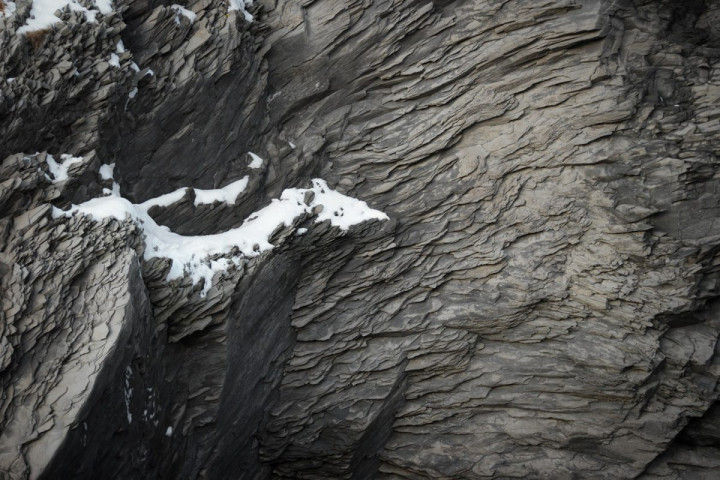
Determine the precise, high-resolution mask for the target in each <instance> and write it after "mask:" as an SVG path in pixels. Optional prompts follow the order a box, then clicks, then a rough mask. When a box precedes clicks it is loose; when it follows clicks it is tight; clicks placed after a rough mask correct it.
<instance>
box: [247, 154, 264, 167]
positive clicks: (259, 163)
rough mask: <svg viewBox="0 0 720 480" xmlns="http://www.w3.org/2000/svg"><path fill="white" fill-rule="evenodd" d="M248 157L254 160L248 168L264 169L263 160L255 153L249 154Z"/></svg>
mask: <svg viewBox="0 0 720 480" xmlns="http://www.w3.org/2000/svg"><path fill="white" fill-rule="evenodd" d="M248 155H250V158H252V162H250V163H249V164H248V167H250V168H252V169H253V170H254V169H258V168H262V166H263V159H262V158H260V157H259V156H258V155H255V154H254V153H253V152H248Z"/></svg>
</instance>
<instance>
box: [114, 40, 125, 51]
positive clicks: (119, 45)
mask: <svg viewBox="0 0 720 480" xmlns="http://www.w3.org/2000/svg"><path fill="white" fill-rule="evenodd" d="M115 52H116V53H125V44H124V43H123V41H122V40H118V43H117V46H116V47H115Z"/></svg>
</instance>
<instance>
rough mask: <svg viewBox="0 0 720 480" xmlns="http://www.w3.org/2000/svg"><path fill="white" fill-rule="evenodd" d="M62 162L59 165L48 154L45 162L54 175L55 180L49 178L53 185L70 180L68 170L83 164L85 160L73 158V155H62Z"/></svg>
mask: <svg viewBox="0 0 720 480" xmlns="http://www.w3.org/2000/svg"><path fill="white" fill-rule="evenodd" d="M60 160H61V162H60V163H58V162H56V161H55V158H54V157H53V156H52V155H50V154H49V153H48V154H47V157H46V159H45V161H46V162H47V164H48V167H49V169H50V173H51V174H52V176H53V178H52V179H50V177H48V180H51V181H52V182H53V183H58V182H62V181H63V180H67V179H68V178H70V177H69V176H68V169H69V168H70V167H71V166H72V165H75V164H77V163H82V161H83V158H82V157H73V156H72V155H66V154H63V155H60Z"/></svg>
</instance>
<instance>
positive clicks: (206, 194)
mask: <svg viewBox="0 0 720 480" xmlns="http://www.w3.org/2000/svg"><path fill="white" fill-rule="evenodd" d="M248 179H249V178H248V176H247V175H246V176H244V177H243V178H241V179H240V180H238V181H236V182H233V183H231V184H229V185H227V186H225V187H223V188H216V189H214V190H199V189H197V188H196V189H195V206H198V205H206V204H212V203H214V202H225V203H227V204H228V205H235V200H237V197H238V195H240V194H241V193H242V192H244V191H245V188H247V184H248Z"/></svg>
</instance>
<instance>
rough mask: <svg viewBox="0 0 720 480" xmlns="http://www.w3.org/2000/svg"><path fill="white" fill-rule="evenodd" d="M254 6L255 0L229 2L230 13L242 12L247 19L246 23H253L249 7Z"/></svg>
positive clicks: (232, 0)
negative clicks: (234, 11)
mask: <svg viewBox="0 0 720 480" xmlns="http://www.w3.org/2000/svg"><path fill="white" fill-rule="evenodd" d="M252 4H253V0H228V5H229V6H228V12H231V11H233V10H240V11H241V12H242V14H243V16H244V17H245V21H247V22H248V23H249V22H252V21H253V16H252V15H251V14H250V12H248V11H247V7H249V6H251V5H252Z"/></svg>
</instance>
